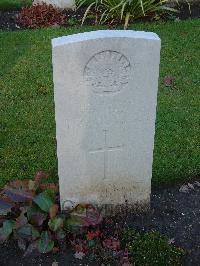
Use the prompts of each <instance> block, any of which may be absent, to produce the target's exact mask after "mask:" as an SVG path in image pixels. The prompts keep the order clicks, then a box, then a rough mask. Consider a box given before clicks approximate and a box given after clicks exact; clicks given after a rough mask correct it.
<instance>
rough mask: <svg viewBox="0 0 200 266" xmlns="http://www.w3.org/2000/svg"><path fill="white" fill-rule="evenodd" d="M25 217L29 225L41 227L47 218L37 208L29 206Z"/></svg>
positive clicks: (45, 214)
mask: <svg viewBox="0 0 200 266" xmlns="http://www.w3.org/2000/svg"><path fill="white" fill-rule="evenodd" d="M27 217H28V221H29V222H30V223H31V224H33V225H35V226H41V225H42V224H43V222H44V221H45V220H46V218H47V213H45V212H43V211H42V210H41V209H40V208H39V207H38V206H31V207H29V208H28V211H27Z"/></svg>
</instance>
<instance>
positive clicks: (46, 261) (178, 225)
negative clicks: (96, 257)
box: [0, 180, 200, 266]
mask: <svg viewBox="0 0 200 266" xmlns="http://www.w3.org/2000/svg"><path fill="white" fill-rule="evenodd" d="M199 181H200V180H199ZM193 185H194V189H189V191H188V192H185V193H184V192H180V191H179V189H180V186H175V187H169V188H157V189H153V191H152V199H151V211H150V213H148V214H140V215H130V216H129V217H128V221H127V222H128V224H129V225H130V226H132V227H134V228H135V229H137V230H138V231H144V232H146V231H150V230H156V231H159V232H160V233H162V234H165V235H167V236H168V237H169V239H170V240H171V242H172V243H174V244H175V245H177V246H179V247H182V248H183V249H184V250H185V252H186V255H185V256H184V265H188V266H189V265H191V266H199V265H200V234H199V232H200V186H199V183H198V185H197V184H195V183H194V182H193ZM53 262H57V263H58V266H59V265H62V266H64V265H66V266H71V265H91V264H86V263H83V262H82V261H79V260H75V259H74V257H73V252H72V250H70V249H68V250H65V252H60V253H59V254H48V255H39V256H38V255H36V254H35V255H34V254H32V255H31V256H29V257H28V258H24V257H23V252H21V251H20V250H19V249H18V247H17V244H16V243H15V242H8V243H7V244H4V245H2V246H0V265H1V266H4V265H5V266H12V265H17V266H18V265H24V266H31V265H34V266H35V265H41V266H43V265H48V266H51V265H52V263H53ZM96 266H98V265H97V264H96Z"/></svg>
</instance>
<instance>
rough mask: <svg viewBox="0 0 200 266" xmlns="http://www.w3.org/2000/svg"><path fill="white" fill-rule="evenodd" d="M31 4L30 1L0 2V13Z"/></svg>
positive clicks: (12, 0) (6, 0)
mask: <svg viewBox="0 0 200 266" xmlns="http://www.w3.org/2000/svg"><path fill="white" fill-rule="evenodd" d="M31 4H32V0H0V11H1V10H14V9H19V8H21V7H23V6H30V5H31Z"/></svg>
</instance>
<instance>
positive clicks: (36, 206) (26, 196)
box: [0, 172, 65, 255]
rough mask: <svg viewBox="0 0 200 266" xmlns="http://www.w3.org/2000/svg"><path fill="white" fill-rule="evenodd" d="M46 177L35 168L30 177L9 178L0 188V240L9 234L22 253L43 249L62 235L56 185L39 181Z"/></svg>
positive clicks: (48, 247) (55, 242) (47, 249)
mask: <svg viewBox="0 0 200 266" xmlns="http://www.w3.org/2000/svg"><path fill="white" fill-rule="evenodd" d="M46 177H47V175H46V174H45V173H44V172H38V173H37V174H36V176H35V178H34V180H25V181H21V180H17V181H14V182H10V183H9V184H8V185H6V186H5V187H4V189H3V190H2V191H1V192H0V226H1V227H0V243H3V242H5V241H6V240H8V239H9V238H10V237H13V238H14V239H16V240H17V242H18V246H19V248H20V249H22V250H24V251H25V255H28V254H30V253H31V252H32V251H33V250H38V251H39V252H41V253H47V252H49V251H51V250H52V249H53V247H54V245H55V244H57V243H59V241H62V239H63V238H64V237H65V232H64V231H63V229H62V227H63V221H64V218H63V217H62V216H61V215H58V211H59V205H58V203H57V202H56V193H57V192H58V186H57V185H55V184H54V183H43V180H44V179H46Z"/></svg>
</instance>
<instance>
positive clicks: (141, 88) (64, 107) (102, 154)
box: [52, 30, 160, 209]
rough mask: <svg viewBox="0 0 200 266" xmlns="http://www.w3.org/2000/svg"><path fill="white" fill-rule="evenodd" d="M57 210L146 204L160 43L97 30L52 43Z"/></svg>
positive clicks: (149, 36)
mask: <svg viewBox="0 0 200 266" xmlns="http://www.w3.org/2000/svg"><path fill="white" fill-rule="evenodd" d="M52 47H53V79H54V98H55V114H56V137H57V156H58V174H59V183H60V197H61V206H62V209H68V208H72V207H73V206H75V205H76V204H78V203H91V204H95V205H98V206H104V205H105V206H111V207H115V206H119V205H124V204H126V205H127V204H128V205H129V206H132V207H135V206H139V207H141V208H142V209H144V207H147V206H148V205H149V202H150V193H151V176H152V161H153V147H154V132H155V119H156V102H157V87H158V77H159V62H160V39H159V37H158V36H157V35H156V34H155V33H151V32H137V31H131V30H127V31H124V30H101V31H93V32H86V33H79V34H75V35H71V36H66V37H65V36H64V37H60V38H56V39H53V40H52Z"/></svg>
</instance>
